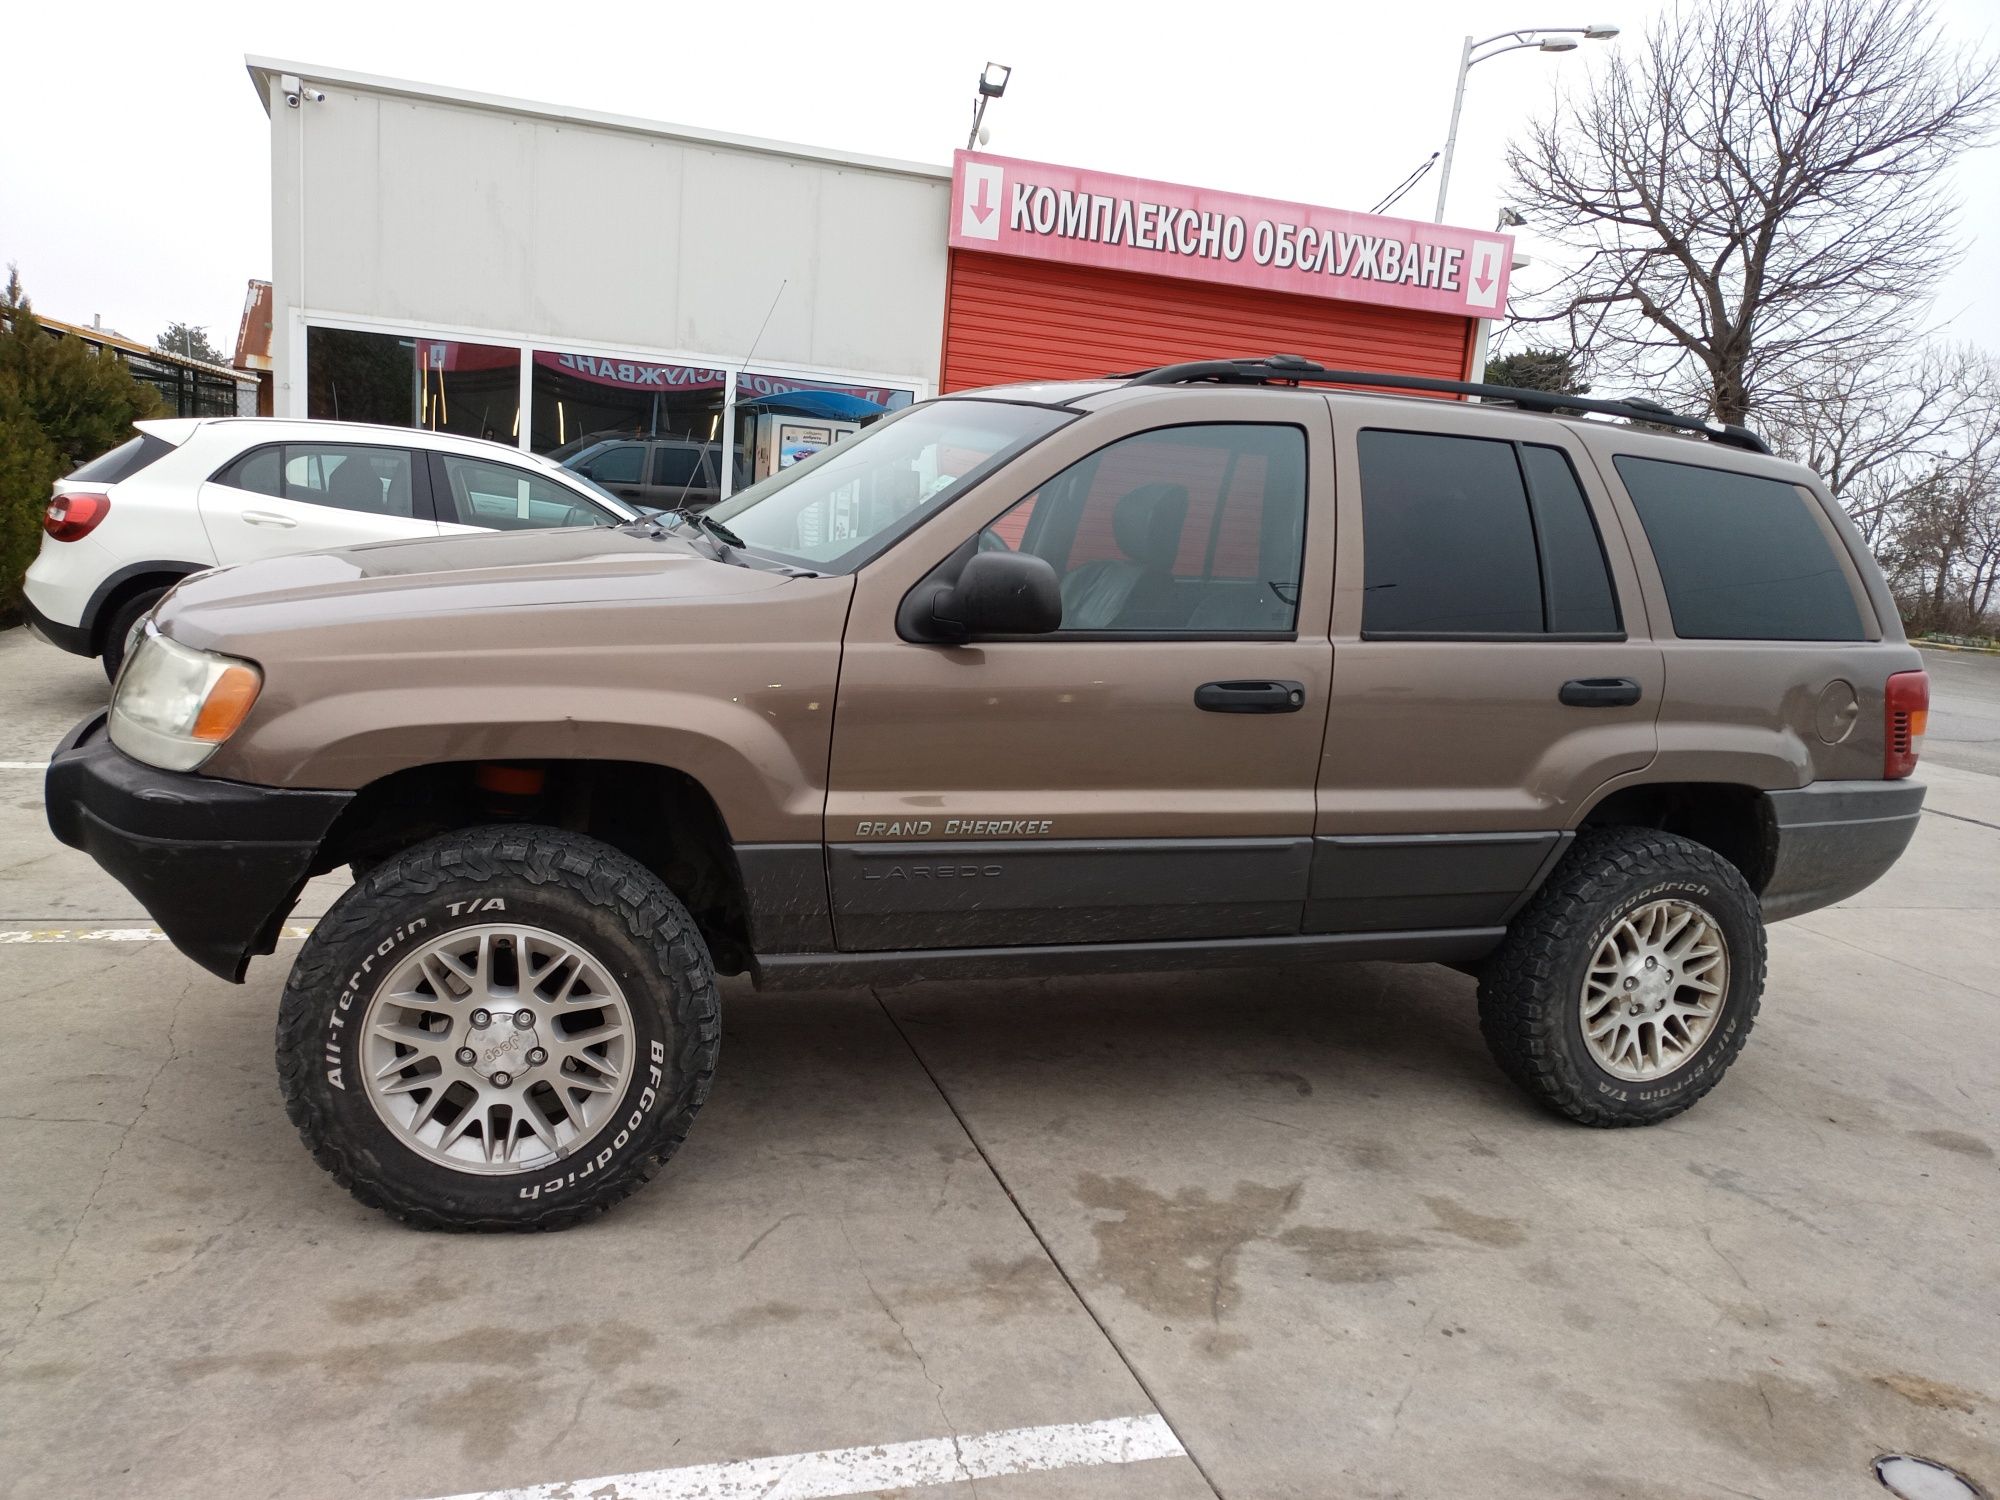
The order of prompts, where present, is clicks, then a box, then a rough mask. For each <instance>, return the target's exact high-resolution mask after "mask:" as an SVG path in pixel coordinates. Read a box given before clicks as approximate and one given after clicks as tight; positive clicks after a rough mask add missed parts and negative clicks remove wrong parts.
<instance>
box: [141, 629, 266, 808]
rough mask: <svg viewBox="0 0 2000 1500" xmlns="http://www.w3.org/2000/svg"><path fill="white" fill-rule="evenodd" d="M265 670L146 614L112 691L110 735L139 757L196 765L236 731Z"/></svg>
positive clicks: (166, 765) (179, 766) (169, 765)
mask: <svg viewBox="0 0 2000 1500" xmlns="http://www.w3.org/2000/svg"><path fill="white" fill-rule="evenodd" d="M263 685H264V674H263V673H261V672H259V671H258V670H257V668H256V667H255V666H253V665H252V664H251V663H249V662H247V661H238V660H237V659H236V658H235V657H233V656H219V655H217V654H216V653H215V652H213V651H197V650H195V649H194V648H193V647H192V646H183V645H181V644H180V643H179V642H178V641H173V640H169V639H168V638H167V637H166V636H163V635H161V634H160V632H159V631H158V630H156V629H155V628H154V627H153V625H152V622H151V621H148V622H147V624H146V628H145V631H144V633H143V634H141V635H140V637H139V643H138V645H137V646H135V647H134V648H133V650H132V656H131V659H130V660H128V661H127V662H126V663H125V668H124V670H123V671H121V672H120V673H119V674H118V688H117V691H116V692H115V693H113V694H112V698H111V743H112V744H114V745H116V746H117V747H118V748H119V749H120V750H123V751H124V752H125V753H126V754H127V755H129V756H131V757H132V758H133V759H134V760H142V761H144V762H146V764H147V765H149V766H159V767H160V768H161V769H163V770H167V771H192V770H193V769H194V768H195V767H196V766H198V765H200V764H201V763H202V762H203V761H205V760H207V759H208V758H209V756H211V755H213V754H215V752H216V749H217V747H218V746H220V745H221V744H222V742H223V741H224V740H226V739H228V738H229V737H230V736H231V735H232V734H234V733H235V732H236V729H237V726H238V725H240V724H241V723H242V722H243V720H244V718H245V717H246V716H247V715H248V714H249V712H250V705H251V704H253V703H255V702H256V701H257V692H258V690H259V689H260V688H262V687H263Z"/></svg>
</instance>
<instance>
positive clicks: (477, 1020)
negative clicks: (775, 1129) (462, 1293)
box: [278, 826, 721, 1229]
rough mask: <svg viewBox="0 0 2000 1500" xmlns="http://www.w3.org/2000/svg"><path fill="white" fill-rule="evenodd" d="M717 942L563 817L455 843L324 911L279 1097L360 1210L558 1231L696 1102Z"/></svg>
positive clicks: (706, 1049)
mask: <svg viewBox="0 0 2000 1500" xmlns="http://www.w3.org/2000/svg"><path fill="white" fill-rule="evenodd" d="M720 1029H721V1028H720V1014H719V1005H718V1000H717V995H716V988H715V977H714V973H713V970H712V969H711V967H710V964H709V957H708V950H707V947H706V946H705V945H704V944H703V942H702V939H701V936H700V934H699V933H698V932H697V931H696V930H695V927H694V923H693V921H692V919H691V918H690V917H689V916H688V913H687V909H686V908H685V907H684V906H682V905H681V903H680V902H679V901H678V900H677V899H675V897H674V896H673V894H672V893H671V892H670V891H668V890H667V888H666V887H665V886H664V885H663V884H661V882H660V881H659V879H658V877H656V876H655V875H653V874H652V872H650V871H649V870H647V869H645V868H644V867H643V866H641V865H639V864H638V863H637V862H636V861H634V860H632V859H630V858H629V857H628V856H626V855H624V854H621V853H619V852H618V851H617V850H615V849H613V848H611V847H610V846H609V845H607V844H603V843H600V842H598V841H597V840H595V839H590V838H585V837H583V836H581V835H578V834H573V833H567V832H563V831H560V830H557V829H549V828H536V827H523V826H507V827H494V828H479V829H472V830H469V831H465V832H461V833H455V834H450V835H447V836H445V837H442V838H438V839H434V840H431V841H430V842H428V843H425V844H421V845H419V846H417V847H416V848H414V849H411V850H410V851H408V852H407V853H405V854H403V855H400V856H397V857H395V858H392V859H388V860H384V861H383V862H382V863H381V864H379V865H377V866H376V867H374V868H373V869H372V870H370V872H369V873H368V875H367V877H366V878H365V879H364V880H362V881H361V882H360V883H359V884H357V885H356V886H355V887H354V888H353V889H352V890H350V891H349V892H348V893H347V895H345V896H344V897H342V898H341V900H340V901H339V902H338V903H337V904H336V905H335V906H334V908H333V909H332V910H331V911H329V912H328V913H327V915H326V916H325V917H323V918H321V920H320V922H319V924H318V926H317V927H316V928H315V929H314V931H313V935H312V937H311V938H309V939H308V940H307V942H306V946H305V948H304V950H303V951H302V952H301V953H300V955H299V959H298V962H297V963H296V964H295V965H294V967H293V970H292V975H291V978H290V980H289V982H288V983H287V985H286V987H285V997H284V1001H283V1004H282V1006H281V1008H280V1012H279V1024H278V1063H279V1072H280V1075H281V1078H282V1081H283V1084H284V1091H285V1101H286V1108H287V1110H288V1111H289V1113H290V1114H291V1117H292V1121H293V1123H294V1124H296V1125H297V1126H298V1128H299V1133H300V1135H301V1136H302V1137H303V1138H304V1139H305V1142H306V1144H307V1145H308V1146H309V1147H311V1148H312V1151H313V1155H314V1156H315V1158H316V1159H317V1160H318V1161H319V1163H320V1165H322V1166H323V1167H325V1168H326V1169H327V1170H328V1171H329V1172H331V1173H332V1174H333V1176H334V1177H335V1178H336V1179H337V1180H338V1181H339V1182H340V1183H341V1184H342V1185H343V1186H345V1187H347V1188H348V1189H349V1190H350V1191H351V1192H353V1194H354V1195H355V1196H356V1197H357V1198H359V1199H361V1201H362V1202H364V1203H367V1204H369V1205H370V1206H371V1207H375V1208H380V1209H383V1210H384V1211H386V1212H388V1213H389V1214H391V1215H392V1216H394V1217H396V1218H399V1219H401V1220H403V1221H404V1222H406V1223H410V1224H414V1225H417V1226H419V1227H422V1228H438V1229H559V1228H564V1227H567V1226H568V1225H570V1224H574V1223H576V1222H578V1221H580V1220H582V1219H585V1218H589V1217H591V1216H593V1215H595V1214H598V1213H601V1212H603V1211H604V1210H605V1209H606V1208H608V1207H609V1206H610V1205H611V1204H613V1203H615V1202H617V1201H618V1200H619V1199H620V1198H623V1197H624V1196H625V1195H626V1194H628V1193H630V1192H632V1191H633V1190H634V1189H635V1188H637V1187H639V1186H640V1185H641V1184H642V1183H644V1182H646V1181H647V1180H648V1179H649V1178H651V1177H652V1176H653V1174H654V1173H656V1172H657V1171H658V1170H659V1169H660V1167H661V1166H662V1165H663V1164H664V1163H665V1161H666V1160H667V1158H668V1157H669V1156H671V1155H672V1154H673V1152H674V1151H675V1150H676V1149H677V1148H678V1147H679V1145H680V1143H681V1142H682V1140H684V1139H685V1138H686V1135H687V1131H688V1127H689V1125H690V1124H691V1123H692V1122H693V1119H694V1116H695V1112H696V1111H697V1110H699V1109H700V1107H701V1104H702V1101H703V1100H704V1099H705V1098H706V1097H707V1094H708V1088H709V1083H710V1080H711V1079H712V1077H713V1076H714V1071H715V1059H716V1053H717V1050H718V1046H719V1039H720Z"/></svg>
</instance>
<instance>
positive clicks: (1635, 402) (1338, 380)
mask: <svg viewBox="0 0 2000 1500" xmlns="http://www.w3.org/2000/svg"><path fill="white" fill-rule="evenodd" d="M1110 378H1111V379H1113V380H1123V381H1125V382H1126V383H1127V384H1128V385H1196V384H1199V383H1202V382H1204V381H1208V382H1214V383H1216V384H1219V385H1304V384H1311V385H1357V386H1375V387H1377V388H1379V389H1386V390H1396V391H1437V392H1442V393H1445V394H1449V395H1454V396H1479V397H1481V398H1483V399H1485V400H1488V401H1506V402H1509V403H1511V404H1512V405H1514V406H1518V407H1520V408H1522V409H1523V410H1524V411H1542V412H1595V413H1597V414H1599V415H1601V416H1607V417H1623V418H1624V419H1625V420H1626V421H1628V422H1645V423H1648V424H1650V425H1651V426H1654V427H1672V428H1676V429H1678V430H1679V431H1682V432H1698V433H1700V434H1701V435H1702V436H1703V437H1705V438H1707V439H1708V440H1709V441H1711V442H1716V443H1725V444H1727V445H1728V446H1729V447H1732V448H1742V449H1746V450H1747V451H1749V452H1751V453H1769V452H1770V451H1771V449H1770V447H1769V445H1767V444H1766V443H1765V441H1764V440H1763V439H1762V438H1761V437H1759V436H1757V434H1756V433H1754V432H1752V431H1751V430H1750V429H1749V428H1747V427H1739V426H1737V425H1736V424H1735V423H1734V422H1711V421H1708V420H1706V419H1705V418H1702V417H1684V416H1682V415H1680V414H1679V413H1678V412H1674V411H1669V410H1668V409H1667V408H1666V407H1664V406H1662V405H1660V404H1659V402H1657V401H1648V400H1647V399H1645V397H1643V396H1632V397H1628V398H1627V399H1625V400H1623V401H1603V400H1599V399H1597V398H1595V397H1592V396H1566V395H1563V394H1561V393H1559V392H1556V391H1530V390H1524V389H1522V388H1520V387H1518V386H1511V385H1484V384H1481V383H1480V382H1478V381H1474V380H1441V379H1437V378H1435V377H1433V376H1429V375H1391V374H1387V373H1385V372H1383V371H1379V370H1329V369H1327V368H1326V367H1325V366H1324V365H1316V364H1314V363H1313V362H1312V361H1311V360H1309V359H1306V358H1304V357H1302V356H1300V355H1297V354H1270V355H1266V356H1264V357H1263V358H1261V359H1198V360H1193V361H1191V362H1189V363H1186V364H1178V365H1161V366H1160V367H1159V368H1158V369H1154V370H1134V371H1131V372H1129V373H1127V374H1124V375H1113V376H1111V377H1110Z"/></svg>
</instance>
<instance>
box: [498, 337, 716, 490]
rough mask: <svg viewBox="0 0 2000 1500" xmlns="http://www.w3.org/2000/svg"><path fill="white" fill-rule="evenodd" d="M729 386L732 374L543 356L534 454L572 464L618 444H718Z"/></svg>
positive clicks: (537, 361) (616, 359)
mask: <svg viewBox="0 0 2000 1500" xmlns="http://www.w3.org/2000/svg"><path fill="white" fill-rule="evenodd" d="M728 379H729V375H728V372H727V371H726V370H719V369H712V368H709V367H706V366H702V365H669V364H660V363H657V362H654V361H650V360H643V359H628V358H625V357H624V356H621V355H597V354H560V353H552V352H551V351H549V350H546V349H537V350H536V351H535V355H534V376H533V380H534V390H535V399H534V431H533V434H532V437H531V441H530V445H529V446H531V447H532V448H533V449H534V450H535V451H536V452H537V453H546V454H547V455H548V456H549V457H551V458H553V459H554V460H555V461H556V462H557V463H565V462H567V461H568V460H569V459H570V458H571V457H572V456H573V455H575V454H577V453H580V452H582V451H583V450H584V449H585V448H588V447H591V446H592V445H594V444H597V443H602V442H605V441H607V440H609V439H613V438H652V437H672V438H691V439H694V440H696V441H698V442H704V443H707V442H715V441H718V440H719V439H720V436H721V433H722V393H723V390H724V388H725V386H726V385H727V383H728ZM632 478H633V482H635V483H636V482H637V481H638V479H639V476H638V475H637V474H635V475H633V476H632Z"/></svg>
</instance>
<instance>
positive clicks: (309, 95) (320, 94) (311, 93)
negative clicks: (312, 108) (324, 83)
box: [306, 89, 326, 104]
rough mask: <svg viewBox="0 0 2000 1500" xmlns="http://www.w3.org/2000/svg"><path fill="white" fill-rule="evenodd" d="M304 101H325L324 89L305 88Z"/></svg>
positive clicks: (322, 102) (312, 102) (315, 102)
mask: <svg viewBox="0 0 2000 1500" xmlns="http://www.w3.org/2000/svg"><path fill="white" fill-rule="evenodd" d="M306 102H307V103H308V104H324V103H326V91H325V90H324V89H307V90H306Z"/></svg>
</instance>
